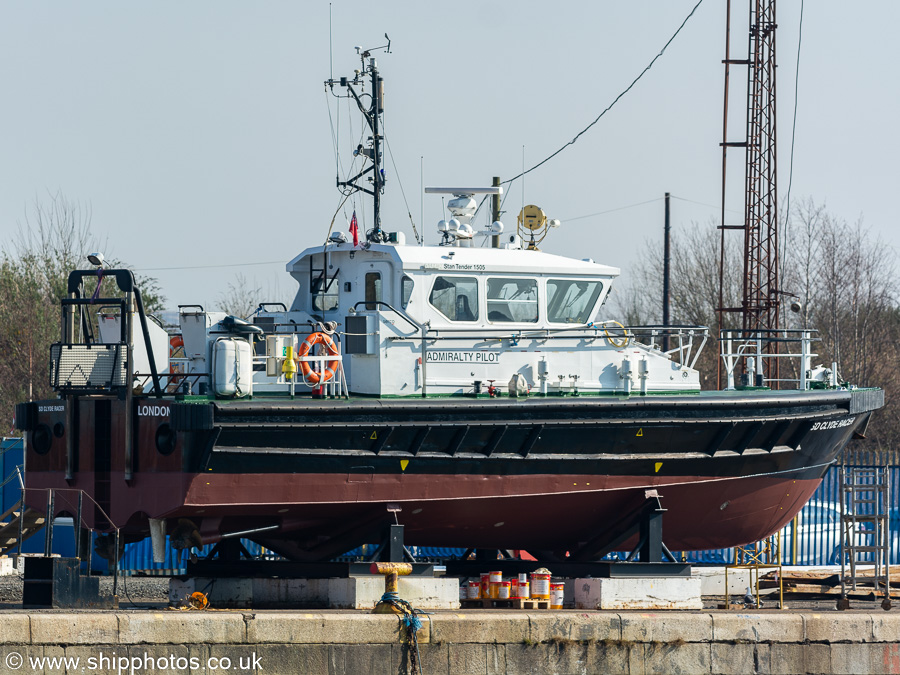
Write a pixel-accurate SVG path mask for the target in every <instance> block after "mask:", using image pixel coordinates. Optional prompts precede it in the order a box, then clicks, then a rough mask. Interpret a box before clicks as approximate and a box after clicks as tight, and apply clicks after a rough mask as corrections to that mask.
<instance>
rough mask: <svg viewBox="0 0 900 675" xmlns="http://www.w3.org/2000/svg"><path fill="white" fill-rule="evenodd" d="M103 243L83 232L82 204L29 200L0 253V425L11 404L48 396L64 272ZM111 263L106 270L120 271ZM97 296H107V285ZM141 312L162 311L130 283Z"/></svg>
mask: <svg viewBox="0 0 900 675" xmlns="http://www.w3.org/2000/svg"><path fill="white" fill-rule="evenodd" d="M104 245H105V242H104V241H101V240H99V239H98V238H97V237H95V236H94V235H93V234H92V233H91V209H90V206H89V205H83V204H81V203H79V202H75V201H71V200H68V199H66V197H65V196H63V195H62V194H60V193H56V194H51V195H50V196H49V198H48V199H46V200H43V201H42V200H36V201H35V203H34V204H33V206H32V209H31V211H30V213H29V214H28V216H27V217H26V219H25V223H24V226H20V228H19V234H18V237H17V238H16V240H15V241H14V242H13V243H12V245H11V247H10V248H4V249H3V251H2V252H0V420H2V424H3V425H4V428H3V432H4V433H6V432H7V431H11V430H12V426H13V425H12V419H13V414H14V412H13V411H14V407H15V404H16V403H19V402H22V401H28V400H36V399H42V398H51V397H52V396H53V395H54V394H53V391H52V390H51V389H50V372H49V370H50V363H49V360H50V345H51V344H52V343H53V342H56V341H58V340H59V335H60V323H61V309H60V304H59V300H60V298H62V297H64V296H65V295H66V288H67V280H68V276H69V272H70V271H72V270H73V269H78V268H88V267H89V264H88V262H87V254H88V253H91V252H93V251H97V250H101V249H102V248H103V247H104ZM120 264H121V263H118V262H117V261H113V265H116V266H117V265H120ZM105 284H107V285H106V286H105V287H104V294H106V293H109V294H110V295H112V294H115V293H116V292H117V290H118V289H115V286H114V282H113V281H112V280H108V281H106V282H105ZM138 284H139V286H140V287H141V290H142V295H143V299H144V303H145V308H146V309H147V311H148V312H153V311H158V310H160V309H162V303H163V300H164V298H163V297H162V295H161V293H160V291H159V285H158V283H157V282H156V280H155V279H149V278H148V279H138Z"/></svg>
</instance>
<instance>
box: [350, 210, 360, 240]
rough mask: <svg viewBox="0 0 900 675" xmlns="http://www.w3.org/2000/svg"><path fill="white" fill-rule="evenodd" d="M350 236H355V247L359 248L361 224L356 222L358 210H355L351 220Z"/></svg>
mask: <svg viewBox="0 0 900 675" xmlns="http://www.w3.org/2000/svg"><path fill="white" fill-rule="evenodd" d="M350 234H352V235H353V245H354V246H359V224H358V223H357V222H356V209H353V217H352V218H351V219H350Z"/></svg>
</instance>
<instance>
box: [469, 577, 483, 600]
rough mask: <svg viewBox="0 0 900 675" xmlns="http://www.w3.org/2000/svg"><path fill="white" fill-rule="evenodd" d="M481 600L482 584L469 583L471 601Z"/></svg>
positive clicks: (478, 582)
mask: <svg viewBox="0 0 900 675" xmlns="http://www.w3.org/2000/svg"><path fill="white" fill-rule="evenodd" d="M480 598H481V582H480V581H470V582H469V600H478V599H480Z"/></svg>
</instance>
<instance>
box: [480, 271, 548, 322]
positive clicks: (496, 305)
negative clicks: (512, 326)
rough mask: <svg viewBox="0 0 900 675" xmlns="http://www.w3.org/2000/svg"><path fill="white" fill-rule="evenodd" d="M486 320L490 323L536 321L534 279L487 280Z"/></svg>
mask: <svg viewBox="0 0 900 675" xmlns="http://www.w3.org/2000/svg"><path fill="white" fill-rule="evenodd" d="M487 285H488V287H487V313H488V315H487V318H488V321H491V322H525V323H534V322H536V321H537V320H538V299H537V281H536V280H534V279H488V282H487Z"/></svg>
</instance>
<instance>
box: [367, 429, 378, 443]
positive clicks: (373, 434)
mask: <svg viewBox="0 0 900 675" xmlns="http://www.w3.org/2000/svg"><path fill="white" fill-rule="evenodd" d="M369 439H370V440H373V441H374V440H377V439H378V432H377V431H373V432H372V435H371V436H369Z"/></svg>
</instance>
